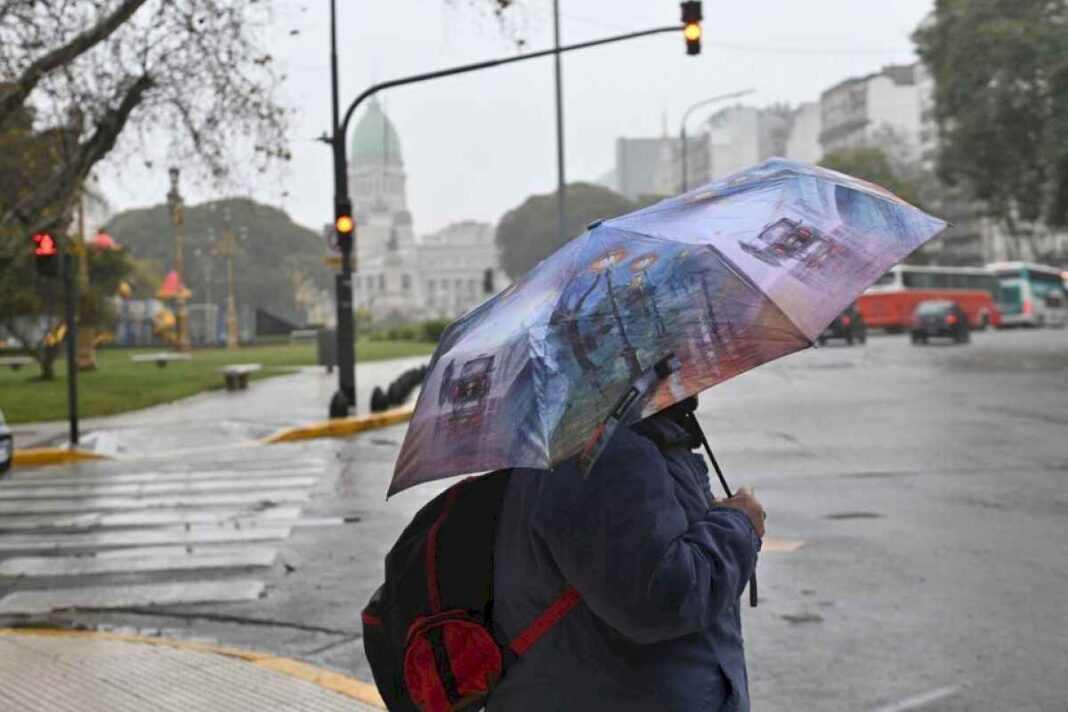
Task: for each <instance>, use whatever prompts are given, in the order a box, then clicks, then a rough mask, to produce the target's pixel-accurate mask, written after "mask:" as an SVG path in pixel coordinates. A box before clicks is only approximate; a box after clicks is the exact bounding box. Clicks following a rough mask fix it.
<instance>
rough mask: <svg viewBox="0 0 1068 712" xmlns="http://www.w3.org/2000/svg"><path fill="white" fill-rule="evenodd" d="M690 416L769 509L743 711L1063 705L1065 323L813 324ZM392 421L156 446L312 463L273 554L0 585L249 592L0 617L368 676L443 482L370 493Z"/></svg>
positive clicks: (224, 458) (205, 459)
mask: <svg viewBox="0 0 1068 712" xmlns="http://www.w3.org/2000/svg"><path fill="white" fill-rule="evenodd" d="M699 415H700V417H701V420H702V422H703V424H704V426H705V429H706V432H707V433H708V435H709V438H710V440H711V442H712V445H713V447H714V448H715V449H716V451H717V457H718V458H719V460H720V463H721V464H722V465H723V467H724V469H725V470H726V473H727V476H728V479H730V480H731V484H732V485H734V486H738V485H741V484H749V485H751V486H753V487H754V488H755V489H756V493H757V496H758V497H759V498H760V499H761V500H762V501H763V502H764V504H765V506H766V508H767V510H768V513H769V514H768V517H769V518H768V530H769V531H768V536H769V540H768V545H769V546H768V548H769V549H771V550H770V551H767V552H766V553H765V554H764V555H763V556H762V558H761V563H760V568H759V576H760V584H761V587H760V588H761V594H762V601H761V604H760V606H759V607H758V608H757V609H755V610H750V609H748V608H747V609H746V610H745V612H744V613H743V617H744V625H745V631H746V637H747V652H748V656H749V666H750V686H751V694H752V698H753V703H754V709H756V710H813V711H815V710H820V711H822V710H880V711H881V712H887V711H889V710H908V709H930V710H1005V709H1012V710H1043V711H1045V710H1068V676H1066V675H1065V673H1066V672H1068V595H1066V593H1068V331H1065V330H1062V331H1012V332H987V333H981V334H975V335H974V339H973V342H972V343H971V344H970V345H967V346H949V345H946V346H941V345H936V346H929V347H913V346H911V345H909V343H908V340H907V338H905V337H900V336H897V337H894V336H875V337H873V338H872V339H871V340H870V341H869V343H868V344H867V345H866V346H856V347H846V346H844V345H841V346H839V345H835V344H831V345H828V346H826V347H823V348H820V349H815V350H811V351H808V352H805V353H802V354H797V355H794V356H790V357H787V358H786V359H783V360H781V361H778V362H775V363H772V364H768V365H766V366H764V367H762V368H760V369H758V370H756V371H754V372H751V373H749V374H746V375H744V376H742V377H739V378H737V379H735V380H734V381H731V382H728V383H726V384H722V385H720V386H718V387H717V388H715V389H713V390H712V391H710V392H708V393H707V394H705V395H704V396H703V397H702V399H701V408H700V411H699ZM402 438H403V428H400V427H398V428H391V429H388V430H383V431H379V432H376V433H369V434H366V435H363V436H360V437H357V438H354V439H352V440H350V441H348V442H345V443H338V442H332V441H322V442H311V443H305V444H300V445H292V446H280V447H276V448H272V449H270V450H269V451H268V450H266V449H263V448H252V449H246V450H244V451H240V452H228V453H223V454H217V455H210V454H208V455H201V456H198V459H196V460H195V461H192V462H189V463H173V462H171V463H166V464H165V465H163V467H164V468H166V469H171V470H173V471H175V472H185V471H193V470H199V471H203V470H205V469H210V468H212V467H215V468H224V469H229V470H231V471H233V470H241V471H242V473H243V474H252V475H254V474H256V473H257V472H262V471H265V470H270V469H274V470H279V469H284V468H286V467H287V462H292V463H298V462H299V463H302V464H301V465H300V468H303V469H301V470H300V472H301V473H303V474H302V475H300V476H306V475H307V474H308V473H309V471H311V472H314V474H315V482H314V484H312V485H309V486H305V487H303V488H302V489H301V490H300V491H301V492H303V493H306V494H307V498H306V499H301V497H296V498H295V499H297V500H300V501H298V502H297V506H299V509H300V515H299V517H300V521H301V524H300V525H299V526H294V527H293V528H292V529H291V531H287V533H286V536H284V537H281V536H279V537H277V538H275V539H273V540H271V541H269V542H267V543H266V544H262V543H261V544H260V545H258V546H259V548H263V546H264V545H266V546H269V547H271V548H274V549H276V550H277V556H276V557H275V558H274V559H273V560H272V561H273V563H272V564H271V565H270V566H266V567H265V566H262V565H257V566H244V565H240V564H241V559H240V556H238V558H237V559H235V561H236V562H237V564H235V565H234V566H231V567H229V568H226V567H222V566H220V567H215V568H211V569H204V570H198V569H195V568H193V569H190V570H183V571H180V572H177V573H176V572H170V573H167V574H162V573H135V572H127V573H114V572H112V573H104V574H98V575H92V576H77V577H66V578H63V579H58V578H36V579H34V578H10V577H9V578H2V577H0V593H10V592H13V591H20V590H42V589H45V590H48V589H53V588H57V587H65V588H77V587H80V586H89V585H92V586H103V587H107V586H123V585H139V584H141V583H153V582H156V581H159V580H161V579H166V580H167V581H170V582H177V583H179V584H181V583H187V584H199V583H202V582H205V581H206V582H217V583H223V584H226V583H228V582H232V581H234V580H235V579H238V580H241V581H246V582H247V581H249V580H253V579H254V580H255V581H257V582H260V583H262V584H263V589H262V593H260V594H259V597H252V598H251V599H248V600H237V601H235V602H231V603H214V604H213V603H206V604H205V603H188V604H183V603H179V604H175V605H167V606H163V607H141V606H129V607H124V608H121V609H119V610H113V611H98V612H90V611H79V612H69V611H68V612H62V611H58V612H51V613H40V614H35V615H33V616H32V617H30V618H13V617H10V616H8V617H3V616H0V625H4V624H6V623H11V622H26V621H33V622H38V623H49V624H60V625H90V626H99V625H103V626H107V627H122V628H125V629H133V630H138V631H142V632H148V633H161V634H164V635H169V636H179V637H191V638H198V639H207V640H213V641H221V642H223V643H226V644H229V645H237V646H244V647H252V648H258V649H264V650H269V651H272V652H276V653H279V654H283V655H288V656H293V657H299V658H303V659H306V660H309V661H311V662H314V663H317V664H320V665H325V666H328V667H334V668H338V669H340V670H343V671H347V672H350V673H355V674H356V675H358V676H361V677H364V678H365V679H369V672H368V670H367V667H366V662H365V661H364V659H363V657H362V652H361V641H360V638H359V625H358V613H359V609H360V608H361V606H362V604H363V602H364V601H365V600H366V599H367V597H368V596H369V595H370V594H371V592H372V591H373V589H374V588H375V587H376V586H377V585H378V583H379V581H380V577H381V561H382V556H383V555H384V553H385V551H386V550H387V549H388V548H389V546H390V545H391V543H392V541H393V539H394V538H395V537H396V536H397V534H398V533H399V532H400V530H401V528H403V526H404V525H405V524H406V523H407V521H408V519H409V518H410V516H411V514H412V513H413V512H414V511H415V510H416V509H417V508H418V507H419V506H420V504H421V503H422V502H424V501H425V500H426V499H428V498H429V497H430V496H432V495H433V494H434V493H435V492H436V491H439V490H440V486H428V487H424V488H416V489H415V490H414V491H409V492H406V493H404V494H402V495H400V496H398V497H396V498H394V499H393V500H391V501H390V502H389V503H388V504H387V503H386V502H385V501H384V492H385V487H386V483H387V481H388V478H389V474H390V470H391V466H392V461H393V459H394V458H395V456H396V453H397V450H398V447H399V444H400V441H401V439H402ZM294 467H296V465H294ZM145 469H146V465H145V463H122V464H121V465H119V464H94V465H81V466H79V468H77V469H74V468H72V469H71V470H70V472H68V473H67V474H72V473H74V472H79V473H83V474H85V475H86V476H90V477H95V476H100V477H102V478H105V479H107V478H111V477H114V476H115V475H116V474H117V473H121V472H126V473H137V472H142V471H144V470H145ZM282 475H283V473H281V472H275V473H273V476H282ZM233 476H234V477H237V475H233ZM289 477H290V478H291V479H293V481H294V483H295V482H296V481H297V479H298V477H296V476H289ZM265 491H266V490H265ZM265 496H267V497H268V498H269V495H265ZM302 496H303V495H302ZM291 499H294V498H291ZM198 502H199V500H198ZM197 506H201V505H200V504H198V505H197ZM217 506H221V505H217ZM226 506H227V507H234V506H241V505H233V504H228V505H226ZM257 506H259V507H260V508H261V509H262V508H263V507H264V506H266V505H264V504H263V503H262V502H261V503H259V505H257ZM287 506H293V505H292V504H290V505H287ZM0 516H7V515H0ZM41 536H42V537H43V538H47V536H48V534H47V533H42V534H41ZM13 555H14V554H12V553H11V552H8V551H4V550H0V560H5V559H8V558H9V557H11V556H13ZM246 563H247V561H246ZM0 565H2V562H0Z"/></svg>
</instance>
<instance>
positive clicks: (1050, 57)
mask: <svg viewBox="0 0 1068 712" xmlns="http://www.w3.org/2000/svg"><path fill="white" fill-rule="evenodd" d="M913 39H914V40H915V41H916V45H917V50H918V52H919V55H920V58H921V59H922V61H923V62H924V64H926V65H927V67H928V68H929V69H930V71H931V73H932V75H933V77H934V80H935V93H934V99H935V118H936V119H937V121H938V126H939V132H940V139H941V140H940V151H939V155H938V161H939V172H940V174H941V175H942V177H943V178H944V179H945V180H946V181H947V182H950V183H957V182H960V183H963V184H965V185H966V186H967V187H968V188H969V189H970V190H971V192H973V193H974V195H975V197H977V198H979V199H980V200H983V201H985V202H986V204H987V205H988V207H989V209H990V210H991V211H992V213H993V214H994V215H995V216H997V217H999V218H1001V219H1003V220H1005V221H1006V222H1007V223H1008V224H1009V226H1010V229H1011V227H1012V223H1013V221H1014V219H1015V218H1016V217H1017V216H1019V217H1020V218H1023V219H1025V220H1039V219H1043V220H1045V221H1047V222H1049V223H1050V224H1054V225H1064V224H1066V223H1068V3H1066V2H1064V0H1054V1H1051V0H936V2H935V9H934V11H933V13H932V14H931V15H930V17H929V18H928V19H927V20H926V21H925V22H924V23H923V24H922V25H921V26H920V27H919V29H917V30H916V32H915V34H914V35H913Z"/></svg>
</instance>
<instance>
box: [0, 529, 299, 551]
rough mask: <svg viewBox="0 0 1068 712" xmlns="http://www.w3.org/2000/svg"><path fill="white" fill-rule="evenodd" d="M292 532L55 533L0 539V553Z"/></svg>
mask: <svg viewBox="0 0 1068 712" xmlns="http://www.w3.org/2000/svg"><path fill="white" fill-rule="evenodd" d="M291 531H292V529H291V527H289V526H284V525H282V524H281V523H280V524H278V525H272V524H268V525H265V526H251V527H238V526H210V525H196V526H183V527H158V528H152V529H120V530H115V531H106V532H90V533H88V534H57V535H54V536H51V537H44V536H40V535H30V536H23V535H5V536H0V551H67V550H71V549H95V548H99V547H108V546H159V545H165V544H211V543H226V542H240V541H270V540H272V539H288V538H289V535H290V533H291Z"/></svg>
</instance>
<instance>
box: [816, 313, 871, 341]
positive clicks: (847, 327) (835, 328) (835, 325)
mask: <svg viewBox="0 0 1068 712" xmlns="http://www.w3.org/2000/svg"><path fill="white" fill-rule="evenodd" d="M828 339H845V341H846V343H847V344H849V345H850V346H852V345H853V342H854V341H859V342H860V343H862V344H863V343H864V342H865V341H867V340H868V325H867V324H865V323H864V318H863V317H861V315H860V310H859V309H857V304H856V302H854V303H852V304H850V305H849V306H848V307H846V310H845V311H844V312H842V313H841V314H839V315H838V316H836V317H835V318H834V321H832V322H831V324H830V326H828V327H827V328H826V329H824V330H823V333H822V334H820V338H819V342H820V343H821V344H825V343H827V340H828Z"/></svg>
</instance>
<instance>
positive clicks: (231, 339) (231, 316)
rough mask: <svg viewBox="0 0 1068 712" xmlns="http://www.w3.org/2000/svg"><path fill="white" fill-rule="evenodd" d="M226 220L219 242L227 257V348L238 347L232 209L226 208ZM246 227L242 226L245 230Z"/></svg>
mask: <svg viewBox="0 0 1068 712" xmlns="http://www.w3.org/2000/svg"><path fill="white" fill-rule="evenodd" d="M224 220H225V222H226V224H225V226H224V227H223V231H222V236H221V237H222V239H221V241H220V244H219V254H220V255H222V256H223V257H224V258H226V348H228V349H236V348H237V347H238V342H239V339H238V333H237V290H236V287H235V283H234V257H236V256H237V230H236V229H235V228H234V226H233V224H231V222H230V209H229V208H227V209H226V213H225V216H224ZM244 229H245V228H242V230H244Z"/></svg>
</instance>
